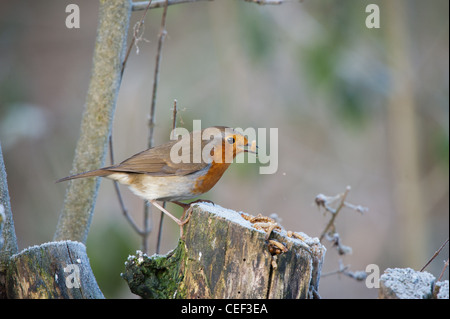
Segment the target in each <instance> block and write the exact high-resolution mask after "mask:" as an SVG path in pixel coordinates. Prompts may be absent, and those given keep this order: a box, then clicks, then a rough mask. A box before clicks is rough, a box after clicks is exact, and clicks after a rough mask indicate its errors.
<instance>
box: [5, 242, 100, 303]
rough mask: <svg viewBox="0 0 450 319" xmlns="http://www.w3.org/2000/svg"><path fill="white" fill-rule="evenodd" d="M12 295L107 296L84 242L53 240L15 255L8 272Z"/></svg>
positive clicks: (8, 282) (84, 297) (34, 296)
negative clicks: (103, 291)
mask: <svg viewBox="0 0 450 319" xmlns="http://www.w3.org/2000/svg"><path fill="white" fill-rule="evenodd" d="M6 290H7V297H8V298H21V299H22V298H26V299H49V298H51V299H62V298H64V299H67V298H71V299H93V298H95V299H97V298H104V297H103V294H102V292H101V291H100V288H99V287H98V285H97V282H96V280H95V277H94V274H93V273H92V270H91V267H90V264H89V259H88V257H87V254H86V247H85V246H84V244H82V243H79V242H73V241H61V242H50V243H45V244H42V245H39V246H33V247H30V248H27V249H25V250H23V251H22V252H20V253H19V254H16V255H13V256H12V257H11V259H10V263H9V266H8V271H7V278H6Z"/></svg>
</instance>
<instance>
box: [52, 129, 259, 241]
mask: <svg viewBox="0 0 450 319" xmlns="http://www.w3.org/2000/svg"><path fill="white" fill-rule="evenodd" d="M180 152H181V154H180ZM243 152H248V153H254V154H257V146H256V142H255V141H252V143H250V142H249V141H248V139H247V138H246V137H245V136H244V135H242V134H241V133H239V132H237V131H236V130H234V129H232V128H230V127H227V126H212V127H208V128H205V129H203V130H197V131H193V132H191V133H189V134H185V135H183V136H181V139H180V138H178V139H177V140H172V141H170V142H167V143H164V144H161V145H159V146H155V147H152V148H149V149H147V150H145V151H142V152H139V153H137V154H135V155H133V156H131V157H129V158H128V159H126V160H124V161H123V162H121V163H120V164H118V165H112V166H107V167H103V168H99V169H95V170H92V171H87V172H82V173H78V174H75V175H70V176H67V177H64V178H61V179H59V180H57V181H56V182H57V183H59V182H63V181H68V180H73V179H78V178H88V177H105V178H108V179H112V180H114V181H117V182H119V183H120V184H123V185H126V186H128V188H129V189H130V190H131V192H133V193H134V194H135V195H137V196H139V197H141V198H143V199H144V200H146V201H147V202H149V203H150V204H152V205H153V206H155V207H156V208H158V209H159V210H160V211H162V212H163V213H164V214H166V215H167V216H168V217H170V218H171V219H172V220H173V221H175V222H176V223H177V224H178V225H179V226H180V233H181V234H182V233H183V225H185V224H186V223H187V222H188V220H189V218H190V214H189V216H188V217H187V218H186V219H185V220H180V219H178V218H176V217H175V216H173V215H172V214H171V213H170V212H169V211H167V210H166V209H165V208H164V207H162V206H161V205H159V204H158V203H157V201H164V202H172V203H175V204H177V205H180V206H182V207H183V208H184V213H183V216H182V218H183V217H184V215H185V213H186V209H187V208H188V207H190V205H191V204H192V203H195V202H198V201H200V200H198V201H194V202H191V203H189V204H185V203H181V202H180V201H181V200H190V199H193V198H196V197H198V196H200V195H202V194H204V193H206V192H208V191H209V190H210V189H211V188H212V187H214V185H215V184H216V183H217V182H218V181H219V179H220V178H221V177H222V175H223V174H224V173H225V171H226V170H227V168H228V167H229V166H230V164H231V163H232V161H233V159H234V158H235V156H236V155H237V154H239V153H243Z"/></svg>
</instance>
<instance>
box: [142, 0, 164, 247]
mask: <svg viewBox="0 0 450 319" xmlns="http://www.w3.org/2000/svg"><path fill="white" fill-rule="evenodd" d="M168 2H169V1H168V0H166V2H165V6H164V11H163V14H162V18H161V29H160V32H159V39H158V48H157V53H156V63H155V72H154V76H153V91H152V103H151V106H150V118H149V121H148V126H149V132H148V147H149V148H151V147H153V138H154V134H153V132H154V128H155V109H156V93H157V90H158V82H159V70H160V66H161V58H162V54H161V52H162V46H163V43H164V39H165V37H166V34H167V32H166V17H167V7H168ZM149 6H150V4H149ZM149 214H150V207H149V206H148V205H145V206H144V227H145V228H144V231H145V230H146V229H147V228H146V227H147V226H148V219H149ZM147 238H148V234H145V235H144V236H143V238H142V246H143V251H144V252H147Z"/></svg>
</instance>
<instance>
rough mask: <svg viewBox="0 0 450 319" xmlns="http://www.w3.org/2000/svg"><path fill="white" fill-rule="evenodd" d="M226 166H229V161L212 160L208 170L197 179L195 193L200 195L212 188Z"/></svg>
mask: <svg viewBox="0 0 450 319" xmlns="http://www.w3.org/2000/svg"><path fill="white" fill-rule="evenodd" d="M228 166H230V163H216V162H214V161H213V162H212V163H211V167H210V168H209V170H208V172H207V173H206V174H205V175H203V176H201V177H200V178H198V179H197V181H196V183H195V189H194V191H195V193H196V194H198V195H200V194H203V193H206V192H207V191H209V190H210V189H211V188H213V186H214V185H216V183H217V181H218V180H219V179H220V178H221V177H222V175H223V173H224V172H225V171H226V170H227V168H228Z"/></svg>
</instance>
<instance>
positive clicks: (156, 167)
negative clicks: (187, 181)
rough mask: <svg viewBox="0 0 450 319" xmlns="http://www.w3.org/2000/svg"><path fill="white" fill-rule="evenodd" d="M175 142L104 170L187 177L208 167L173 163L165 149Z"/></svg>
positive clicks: (204, 164) (198, 164)
mask: <svg viewBox="0 0 450 319" xmlns="http://www.w3.org/2000/svg"><path fill="white" fill-rule="evenodd" d="M176 142H177V141H173V142H169V143H166V144H163V145H160V146H156V147H153V148H150V149H148V150H145V151H143V152H140V153H137V154H135V155H133V156H132V157H130V158H128V159H126V160H125V161H123V162H122V163H120V164H119V165H115V166H110V167H106V168H104V170H108V171H111V172H128V173H140V174H148V175H153V176H171V175H188V174H192V173H194V172H196V171H199V170H201V169H203V168H205V167H207V166H208V164H207V163H205V162H203V161H202V162H201V163H192V161H189V163H182V162H181V163H174V162H173V161H172V160H171V158H170V156H169V154H168V152H167V148H169V147H171V146H173V145H174V144H175V143H176Z"/></svg>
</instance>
